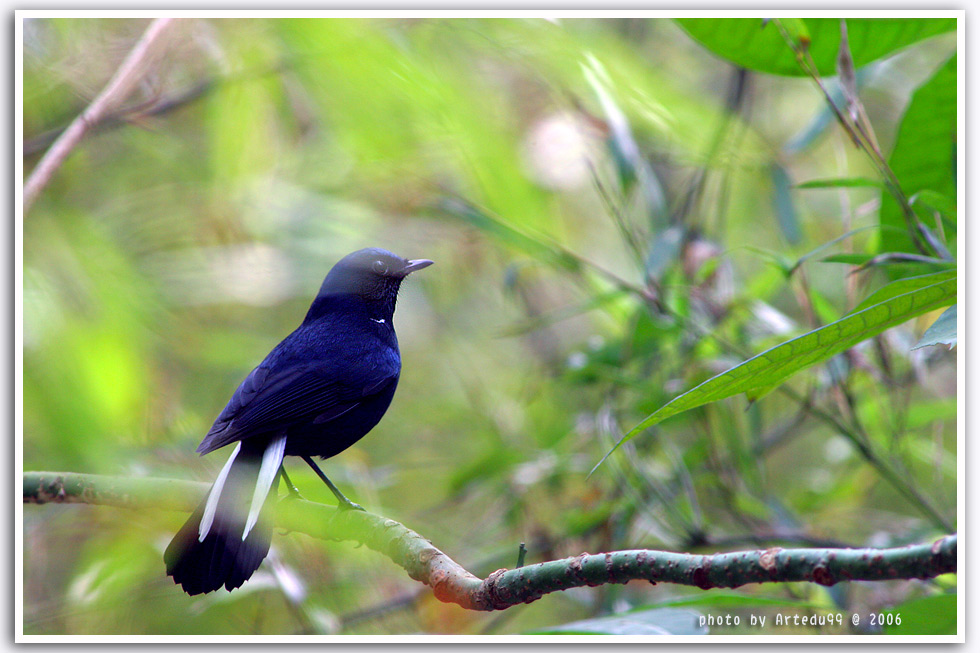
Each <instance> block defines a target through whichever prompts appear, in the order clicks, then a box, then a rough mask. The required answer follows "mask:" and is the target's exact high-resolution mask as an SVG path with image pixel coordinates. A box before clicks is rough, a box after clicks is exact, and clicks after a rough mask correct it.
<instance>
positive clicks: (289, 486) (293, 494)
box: [279, 465, 303, 499]
mask: <svg viewBox="0 0 980 653" xmlns="http://www.w3.org/2000/svg"><path fill="white" fill-rule="evenodd" d="M279 473H280V474H282V480H284V481H285V482H286V490H288V491H289V498H290V499H302V498H303V496H302V495H301V494H300V493H299V490H297V489H296V486H295V485H293V482H292V481H291V480H290V478H289V474H287V473H286V466H285V465H283V466H282V467H280V468H279Z"/></svg>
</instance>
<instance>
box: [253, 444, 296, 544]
mask: <svg viewBox="0 0 980 653" xmlns="http://www.w3.org/2000/svg"><path fill="white" fill-rule="evenodd" d="M285 453H286V436H285V435H280V436H279V437H277V438H274V439H273V440H272V442H270V443H269V446H268V447H266V448H265V452H263V454H262V466H261V467H259V477H258V478H257V479H256V480H255V493H254V494H253V495H252V507H251V508H249V510H248V519H247V520H245V530H244V531H242V541H243V542H244V541H245V538H246V537H248V534H249V532H250V531H251V530H252V527H253V526H255V523H256V522H257V521H259V513H260V512H261V511H262V506H263V505H265V498H266V497H267V496H269V490H270V489H272V482H273V481H274V480H276V474H277V473H278V472H279V466H280V465H282V457H283V455H285Z"/></svg>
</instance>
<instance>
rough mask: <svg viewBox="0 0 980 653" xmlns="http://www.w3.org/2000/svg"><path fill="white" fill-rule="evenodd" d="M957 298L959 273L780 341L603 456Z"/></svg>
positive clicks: (654, 417) (677, 401)
mask: <svg viewBox="0 0 980 653" xmlns="http://www.w3.org/2000/svg"><path fill="white" fill-rule="evenodd" d="M939 274H940V275H944V274H947V273H939ZM886 288H887V286H886ZM882 290H884V288H883V289H882ZM879 292H881V291H879ZM954 301H956V279H955V278H953V279H946V280H944V281H940V282H939V283H933V284H932V285H929V286H925V287H923V288H917V289H915V290H913V291H911V292H907V293H905V294H902V295H898V296H896V297H890V298H888V299H885V300H884V301H882V302H880V303H877V304H874V305H873V306H869V307H868V308H865V309H863V310H860V311H856V312H854V313H851V314H850V315H848V316H846V317H844V318H842V319H840V320H837V321H836V322H833V323H831V324H828V325H826V326H824V327H821V328H819V329H816V330H814V331H811V332H809V333H807V334H805V335H802V336H799V337H798V338H794V339H792V340H789V341H787V342H784V343H783V344H781V345H777V346H776V347H773V348H772V349H769V350H767V351H764V352H762V353H761V354H758V355H756V356H753V357H752V358H750V359H748V360H747V361H745V362H743V363H740V364H739V365H736V366H735V367H733V368H731V369H730V370H727V371H725V372H722V373H721V374H719V375H717V376H714V377H712V378H710V379H708V380H707V381H705V382H704V383H702V384H700V385H698V386H697V387H695V388H693V389H691V390H688V391H687V392H685V393H684V394H682V395H679V396H677V397H675V398H674V399H672V400H671V401H669V402H668V403H667V404H665V405H664V406H662V407H661V408H659V409H658V410H656V411H654V412H653V413H652V414H651V415H649V416H648V417H647V418H646V419H644V420H643V421H642V422H640V423H639V424H637V425H636V426H635V427H633V428H632V429H631V430H630V431H629V432H628V433H627V434H626V435H624V436H623V437H622V439H621V440H620V441H619V442H618V443H617V444H616V446H615V447H613V448H612V449H611V450H610V451H609V453H607V454H606V456H605V457H603V460H605V458H607V457H609V454H611V453H612V452H613V451H615V450H616V449H617V448H619V446H620V445H621V444H623V443H624V442H626V441H628V440H630V439H632V438H633V437H635V436H636V435H637V434H639V433H640V432H642V431H643V430H645V429H647V428H649V427H651V426H653V425H654V424H658V423H659V422H662V421H663V420H665V419H667V418H668V417H671V416H673V415H677V414H678V413H682V412H684V411H686V410H690V409H691V408H696V407H698V406H703V405H704V404H707V403H710V402H712V401H718V400H719V399H725V398H726V397H731V396H734V395H737V394H740V393H743V392H748V391H750V390H758V389H760V388H767V387H769V386H774V385H776V384H779V383H781V382H782V381H784V380H785V379H786V378H788V377H789V376H790V375H792V374H794V373H795V372H798V371H800V370H801V369H804V368H806V367H811V366H813V365H816V364H817V363H821V362H823V361H825V360H827V359H828V358H830V357H831V356H834V355H835V354H839V353H840V352H842V351H845V350H846V349H849V348H850V347H853V346H854V345H856V344H857V343H859V342H861V341H862V340H867V339H868V338H871V337H872V336H875V335H878V334H879V333H881V332H882V331H884V330H885V329H889V328H891V327H893V326H896V325H898V324H901V323H903V322H905V321H907V320H910V319H912V318H913V317H917V316H919V315H922V314H923V313H927V312H929V311H932V310H935V309H937V308H939V307H942V306H949V305H950V304H952V303H953V302H954ZM599 464H601V461H600V463H599ZM596 467H598V465H596Z"/></svg>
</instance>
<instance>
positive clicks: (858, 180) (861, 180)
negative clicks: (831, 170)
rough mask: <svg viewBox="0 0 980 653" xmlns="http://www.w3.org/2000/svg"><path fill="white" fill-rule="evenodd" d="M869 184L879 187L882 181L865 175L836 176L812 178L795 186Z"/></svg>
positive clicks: (834, 186) (829, 186)
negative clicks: (832, 177)
mask: <svg viewBox="0 0 980 653" xmlns="http://www.w3.org/2000/svg"><path fill="white" fill-rule="evenodd" d="M863 186H871V187H874V188H881V186H882V183H881V182H880V181H877V180H875V179H868V178H867V177H838V178H836V179H813V180H811V181H804V182H803V183H801V184H797V185H796V187H797V188H857V187H863Z"/></svg>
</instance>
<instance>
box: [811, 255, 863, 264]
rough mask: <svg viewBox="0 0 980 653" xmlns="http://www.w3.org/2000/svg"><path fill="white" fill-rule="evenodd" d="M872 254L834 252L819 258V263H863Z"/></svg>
mask: <svg viewBox="0 0 980 653" xmlns="http://www.w3.org/2000/svg"><path fill="white" fill-rule="evenodd" d="M873 258H874V256H872V255H871V254H834V255H833V256H826V257H824V258H822V259H820V262H821V263H847V264H848V265H864V264H865V263H867V262H868V261H870V260H871V259H873Z"/></svg>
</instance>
